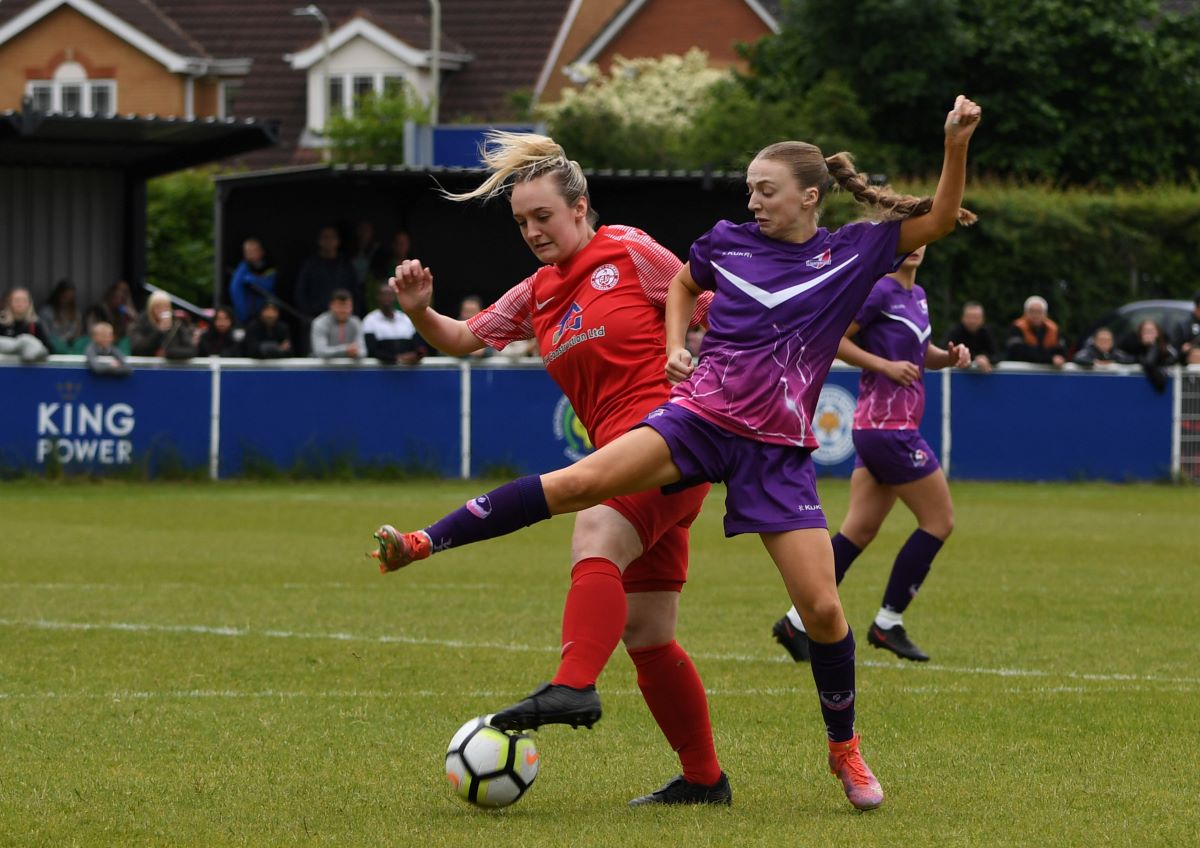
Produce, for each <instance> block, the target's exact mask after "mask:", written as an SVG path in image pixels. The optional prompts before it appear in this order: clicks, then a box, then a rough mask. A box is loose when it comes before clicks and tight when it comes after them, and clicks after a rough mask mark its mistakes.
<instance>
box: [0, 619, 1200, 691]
mask: <svg viewBox="0 0 1200 848" xmlns="http://www.w3.org/2000/svg"><path fill="white" fill-rule="evenodd" d="M0 627H14V628H30V629H35V630H68V631H105V630H111V631H121V632H131V633H188V634H197V635H204V636H225V637H247V636H251V637H253V636H257V637H264V638H269V639H306V640H325V641H334V642H368V643H374V644H382V645H389V644H397V645H424V646H430V647H442V648H469V649H472V650H498V651H513V652H517V653H558V652H559V648H558V647H557V646H547V645H523V644H520V643H517V642H465V641H461V640H457V639H430V638H426V637H419V636H391V635H382V636H366V635H362V634H355V633H336V632H335V633H303V632H297V631H292V630H254V629H251V628H249V627H212V626H207V625H199V624H147V623H138V622H85V621H50V620H46V619H0ZM692 657H693V658H694V659H699V660H711V661H732V662H760V663H761V662H765V663H772V664H780V663H786V662H787V660H786V658H784V657H781V656H771V657H765V656H760V655H753V654H709V653H694V654H692ZM858 665H860V666H863V667H867V668H882V669H890V670H892V671H902V672H904V673H906V674H920V673H923V672H931V671H932V672H945V673H948V674H963V675H986V676H993V677H1037V678H1059V679H1067V680H1083V681H1087V682H1089V683H1156V684H1171V685H1175V686H1189V687H1190V686H1200V677H1160V676H1158V675H1153V674H1095V673H1088V672H1077V671H1044V670H1039V669H1020V668H984V667H968V666H949V665H940V664H937V663H920V664H913V663H903V664H902V663H900V661H899V660H897V661H896V662H880V661H878V660H859V662H858Z"/></svg>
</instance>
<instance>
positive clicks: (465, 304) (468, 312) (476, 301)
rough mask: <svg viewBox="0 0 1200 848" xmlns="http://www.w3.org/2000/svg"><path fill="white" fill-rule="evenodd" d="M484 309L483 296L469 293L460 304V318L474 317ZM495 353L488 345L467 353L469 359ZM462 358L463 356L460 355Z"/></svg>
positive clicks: (483, 357) (481, 357)
mask: <svg viewBox="0 0 1200 848" xmlns="http://www.w3.org/2000/svg"><path fill="white" fill-rule="evenodd" d="M482 311H483V298H481V297H480V296H479V295H477V294H469V295H467V296H466V297H464V298H463V299H462V300H461V301H460V302H459V304H458V320H459V321H466V320H467V319H468V318H473V317H474V316H476V315H478V314H479V313H480V312H482ZM494 353H495V350H493V349H492V348H490V347H487V346H486V345H485V346H484V347H483V349H482V350H473V351H471V352H470V353H468V354H467V356H466V358H468V359H486V358H487V357H489V356H491V355H492V354H494ZM460 358H461V357H460Z"/></svg>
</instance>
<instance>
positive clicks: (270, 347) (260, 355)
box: [242, 300, 292, 359]
mask: <svg viewBox="0 0 1200 848" xmlns="http://www.w3.org/2000/svg"><path fill="white" fill-rule="evenodd" d="M242 346H243V347H244V348H245V350H246V355H247V356H252V357H254V358H255V359H282V358H284V357H288V356H291V355H292V332H291V330H290V329H288V325H287V324H286V323H285V322H283V321H280V320H279V304H278V303H276V302H275V301H274V300H268V301H267V302H266V303H264V304H263V307H262V310H261V311H260V312H259V313H258V317H257V318H255V319H254V320H253V321H251V322H250V324H249V326H247V327H246V338H245V339H244V340H243V341H242Z"/></svg>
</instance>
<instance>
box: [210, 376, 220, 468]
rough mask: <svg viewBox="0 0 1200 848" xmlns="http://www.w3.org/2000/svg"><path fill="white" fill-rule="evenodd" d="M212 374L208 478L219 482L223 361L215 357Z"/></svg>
mask: <svg viewBox="0 0 1200 848" xmlns="http://www.w3.org/2000/svg"><path fill="white" fill-rule="evenodd" d="M208 367H209V369H210V373H211V374H212V383H211V386H212V388H211V391H212V407H211V412H210V413H209V420H208V427H209V429H208V476H209V479H211V480H217V479H219V478H220V475H221V359H220V357H217V356H214V357H212V358H211V359H210V360H209V365H208Z"/></svg>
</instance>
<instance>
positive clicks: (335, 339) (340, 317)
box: [312, 289, 367, 359]
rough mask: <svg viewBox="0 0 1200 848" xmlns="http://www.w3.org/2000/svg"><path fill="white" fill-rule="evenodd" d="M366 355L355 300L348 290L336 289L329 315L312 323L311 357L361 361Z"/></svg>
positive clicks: (327, 313)
mask: <svg viewBox="0 0 1200 848" xmlns="http://www.w3.org/2000/svg"><path fill="white" fill-rule="evenodd" d="M366 352H367V343H366V339H364V338H363V329H362V321H361V320H359V319H358V318H357V317H355V315H354V297H353V295H351V294H350V292H348V291H347V290H346V289H337V290H336V291H334V293H333V296H332V297H330V298H329V311H328V312H325V313H322V314H321V315H320V316H319V317H318V318H317V319H316V320H315V321H313V323H312V355H313V356H315V357H318V358H319V359H336V358H337V357H340V356H348V357H351V358H353V359H361V358H362V357H363V356H365V355H366Z"/></svg>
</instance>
